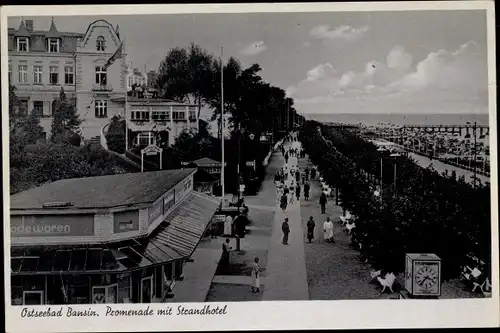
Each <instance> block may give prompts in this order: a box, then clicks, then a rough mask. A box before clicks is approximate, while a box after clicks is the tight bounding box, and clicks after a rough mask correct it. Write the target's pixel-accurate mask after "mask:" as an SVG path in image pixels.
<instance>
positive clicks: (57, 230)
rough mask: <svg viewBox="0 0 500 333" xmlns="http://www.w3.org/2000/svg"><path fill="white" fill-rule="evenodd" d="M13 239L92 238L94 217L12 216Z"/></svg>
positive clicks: (79, 215)
mask: <svg viewBox="0 0 500 333" xmlns="http://www.w3.org/2000/svg"><path fill="white" fill-rule="evenodd" d="M10 235H11V237H50V236H92V235H94V215H93V214H75V215H27V216H24V215H22V216H20V215H11V218H10Z"/></svg>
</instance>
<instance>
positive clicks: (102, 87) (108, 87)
mask: <svg viewBox="0 0 500 333" xmlns="http://www.w3.org/2000/svg"><path fill="white" fill-rule="evenodd" d="M92 90H93V91H113V87H112V86H111V85H110V84H93V85H92Z"/></svg>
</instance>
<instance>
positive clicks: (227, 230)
mask: <svg viewBox="0 0 500 333" xmlns="http://www.w3.org/2000/svg"><path fill="white" fill-rule="evenodd" d="M232 231H233V218H232V217H231V215H227V216H226V220H225V221H224V235H225V236H230V235H231V234H232V233H233V232H232Z"/></svg>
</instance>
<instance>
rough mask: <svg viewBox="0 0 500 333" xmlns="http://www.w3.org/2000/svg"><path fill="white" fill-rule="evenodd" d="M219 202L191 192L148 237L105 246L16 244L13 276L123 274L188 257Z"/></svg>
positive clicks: (13, 254)
mask: <svg viewBox="0 0 500 333" xmlns="http://www.w3.org/2000/svg"><path fill="white" fill-rule="evenodd" d="M218 206H219V202H218V201H217V200H216V199H214V198H212V197H209V196H206V195H203V194H201V193H197V192H192V193H190V194H188V196H187V197H186V198H185V199H184V200H183V202H182V203H181V204H180V205H179V206H178V207H177V208H175V209H174V210H173V211H172V213H170V214H169V215H168V216H167V217H166V219H165V221H164V222H163V223H162V224H161V225H160V226H159V227H158V228H157V229H156V230H155V231H154V232H153V233H152V234H151V235H149V236H148V237H143V238H139V239H130V240H126V241H121V242H117V243H110V244H102V245H96V244H87V245H75V246H67V245H56V246H53V245H51V246H12V247H11V274H13V275H17V274H19V275H32V274H49V275H50V274H93V273H94V274H95V273H108V274H109V273H123V272H126V271H132V270H136V269H140V268H145V267H148V266H153V265H158V264H164V263H168V262H172V261H176V260H182V259H186V258H188V257H189V256H191V254H192V253H193V252H194V250H195V249H196V246H197V245H198V243H199V242H200V240H201V238H202V237H203V233H204V232H205V230H206V228H207V226H208V224H209V223H210V220H211V219H212V216H213V215H214V213H215V211H216V210H217V208H218Z"/></svg>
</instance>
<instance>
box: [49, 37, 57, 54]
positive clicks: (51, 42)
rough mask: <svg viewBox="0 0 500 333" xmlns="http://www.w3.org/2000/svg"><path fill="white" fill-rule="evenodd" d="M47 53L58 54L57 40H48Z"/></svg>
mask: <svg viewBox="0 0 500 333" xmlns="http://www.w3.org/2000/svg"><path fill="white" fill-rule="evenodd" d="M48 49H49V52H50V53H58V52H59V38H49V47H48Z"/></svg>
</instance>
